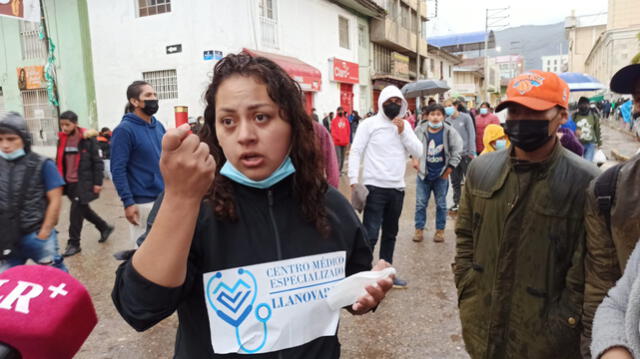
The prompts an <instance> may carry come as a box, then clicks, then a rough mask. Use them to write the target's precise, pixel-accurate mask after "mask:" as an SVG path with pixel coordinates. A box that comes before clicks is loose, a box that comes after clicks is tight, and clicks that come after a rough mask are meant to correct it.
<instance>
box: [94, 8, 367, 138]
mask: <svg viewBox="0 0 640 359" xmlns="http://www.w3.org/2000/svg"><path fill="white" fill-rule="evenodd" d="M88 3H89V17H90V24H91V25H90V27H91V36H92V50H93V53H94V56H93V59H94V66H93V67H94V71H95V79H96V94H97V98H98V114H99V117H100V122H101V124H103V125H105V126H109V127H113V126H116V125H117V124H118V123H119V121H120V119H121V118H122V115H123V111H124V106H125V104H126V102H127V99H126V88H127V86H128V85H129V84H130V83H131V82H132V81H134V80H138V79H143V80H146V81H148V82H150V83H151V84H152V85H153V86H154V87H155V89H156V91H157V92H158V95H159V98H160V110H159V112H158V114H157V118H158V120H160V121H161V122H163V123H164V124H165V125H166V126H167V127H173V126H174V107H175V106H188V108H189V116H192V117H196V116H199V115H202V113H203V112H204V108H205V106H206V104H205V101H204V99H203V94H204V92H205V91H206V88H207V86H208V85H209V83H210V82H211V75H212V71H213V67H214V66H215V64H216V63H217V61H218V60H219V59H221V58H222V57H223V56H225V55H227V54H229V53H237V52H240V51H242V50H246V51H248V52H250V53H253V54H255V55H256V56H257V55H259V56H265V57H269V58H271V59H272V60H274V61H276V62H277V63H278V64H280V65H281V66H282V67H283V68H284V69H285V70H286V71H287V72H289V74H290V75H291V76H292V77H293V78H294V79H295V80H297V81H298V82H299V84H300V86H301V88H302V90H303V91H304V92H305V101H306V103H307V108H308V109H310V108H311V107H315V108H316V109H317V111H318V113H319V114H320V115H322V114H323V113H324V112H331V111H333V112H335V109H336V108H337V107H338V106H340V105H343V107H347V108H348V109H359V108H361V104H360V101H361V99H362V98H366V97H364V96H361V94H360V92H361V91H362V86H361V85H360V83H361V79H360V73H361V71H360V69H361V64H360V63H359V54H360V53H362V52H363V50H362V49H361V47H364V46H360V38H359V36H360V25H361V24H362V23H363V20H362V17H363V16H362V15H356V13H357V12H356V11H354V10H353V9H351V8H349V7H347V6H344V5H343V4H340V2H339V1H334V2H330V1H326V0H305V1H298V0H259V1H247V2H244V1H242V2H239V1H233V0H219V1H196V0H184V1H180V2H178V1H171V0H163V1H160V0H157V1H150V0H142V1H118V2H105V1H101V0H88ZM141 5H145V6H141ZM104 14H110V16H104ZM164 29H171V31H159V30H164ZM365 29H366V28H365ZM364 91H366V90H364ZM365 101H366V100H365ZM365 107H366V105H365Z"/></svg>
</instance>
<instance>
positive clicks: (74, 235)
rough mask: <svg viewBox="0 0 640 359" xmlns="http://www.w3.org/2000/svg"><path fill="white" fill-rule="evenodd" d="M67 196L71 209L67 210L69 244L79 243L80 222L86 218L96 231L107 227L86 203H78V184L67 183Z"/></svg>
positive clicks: (77, 244)
mask: <svg viewBox="0 0 640 359" xmlns="http://www.w3.org/2000/svg"><path fill="white" fill-rule="evenodd" d="M66 192H67V197H69V200H71V210H70V212H69V242H68V244H69V245H76V246H79V245H80V233H81V232H82V223H83V222H84V220H85V219H86V220H87V221H89V222H91V223H93V225H94V226H96V228H97V229H98V231H100V232H102V231H104V230H106V229H107V227H108V224H107V222H105V221H104V219H102V218H100V216H98V214H97V213H96V212H94V211H93V210H92V209H91V207H89V204H88V203H84V204H83V203H80V200H79V199H78V193H77V192H78V184H77V183H69V184H67V188H66Z"/></svg>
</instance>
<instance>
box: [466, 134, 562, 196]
mask: <svg viewBox="0 0 640 359" xmlns="http://www.w3.org/2000/svg"><path fill="white" fill-rule="evenodd" d="M513 151H514V149H513V146H512V147H511V148H510V149H508V150H501V151H496V152H494V155H495V156H497V159H496V162H497V163H501V164H503V165H501V169H500V173H499V174H498V176H497V177H496V180H495V182H494V183H493V185H492V186H491V187H490V188H489V189H488V190H479V191H478V190H476V191H477V192H478V193H477V194H479V195H482V196H491V195H493V193H495V192H496V191H498V190H500V189H501V188H502V187H503V186H504V183H505V181H506V180H507V176H508V175H509V173H510V172H511V171H512V170H513V171H515V172H526V171H533V172H535V173H536V176H537V178H538V179H543V178H546V177H547V176H548V175H549V173H550V172H551V169H552V168H553V165H554V164H556V163H557V162H558V159H559V158H560V156H561V155H562V152H563V151H564V149H563V147H562V145H561V144H560V141H557V140H556V145H555V147H554V148H553V151H552V152H551V156H549V158H547V159H546V160H544V161H542V162H538V163H531V162H523V161H520V160H517V159H516V158H515V156H514V154H513Z"/></svg>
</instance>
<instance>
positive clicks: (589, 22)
mask: <svg viewBox="0 0 640 359" xmlns="http://www.w3.org/2000/svg"><path fill="white" fill-rule="evenodd" d="M632 1H633V0H632ZM564 28H565V35H566V38H567V41H568V46H569V53H568V59H567V62H568V65H567V71H569V72H585V70H586V67H585V60H586V59H587V56H589V53H590V52H591V49H592V48H593V44H594V43H595V42H596V40H597V39H598V37H599V36H600V34H602V33H603V32H604V31H605V30H606V29H607V13H599V14H592V15H583V16H576V15H575V12H572V14H571V16H569V17H567V18H566V19H565V23H564Z"/></svg>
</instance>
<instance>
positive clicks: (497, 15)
mask: <svg viewBox="0 0 640 359" xmlns="http://www.w3.org/2000/svg"><path fill="white" fill-rule="evenodd" d="M510 8H511V7H505V8H495V9H485V21H484V32H485V36H484V71H483V72H484V84H483V85H484V86H482V87H483V97H484V100H485V101H486V102H490V101H489V85H488V83H489V74H490V73H491V72H490V71H489V54H488V53H487V52H488V50H489V35H490V31H491V30H494V29H495V30H502V29H504V28H505V27H507V26H509V22H508V20H509V14H507V13H506V12H507V11H508V10H509V9H510Z"/></svg>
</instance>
